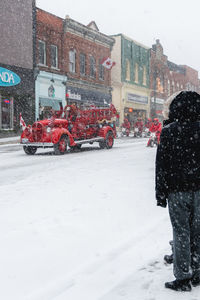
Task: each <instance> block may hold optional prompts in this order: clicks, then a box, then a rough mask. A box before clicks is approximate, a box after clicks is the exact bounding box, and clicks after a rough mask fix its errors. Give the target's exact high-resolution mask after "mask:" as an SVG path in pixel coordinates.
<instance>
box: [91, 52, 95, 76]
mask: <svg viewBox="0 0 200 300" xmlns="http://www.w3.org/2000/svg"><path fill="white" fill-rule="evenodd" d="M90 76H91V77H96V61H95V58H94V57H93V56H90Z"/></svg>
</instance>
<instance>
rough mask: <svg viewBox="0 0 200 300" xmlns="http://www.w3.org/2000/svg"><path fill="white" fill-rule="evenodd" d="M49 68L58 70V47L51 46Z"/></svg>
mask: <svg viewBox="0 0 200 300" xmlns="http://www.w3.org/2000/svg"><path fill="white" fill-rule="evenodd" d="M51 67H53V68H58V47H57V46H55V45H51Z"/></svg>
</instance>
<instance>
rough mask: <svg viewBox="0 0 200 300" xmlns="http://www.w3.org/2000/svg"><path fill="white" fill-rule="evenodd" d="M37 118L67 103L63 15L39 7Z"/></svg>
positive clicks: (37, 13) (49, 113)
mask: <svg viewBox="0 0 200 300" xmlns="http://www.w3.org/2000/svg"><path fill="white" fill-rule="evenodd" d="M36 20H37V22H36V65H37V66H36V81H35V119H36V120H37V119H43V118H48V117H49V116H50V115H51V109H54V110H59V109H60V106H61V105H62V106H63V107H64V106H65V105H66V100H65V98H66V97H65V94H66V82H67V77H66V76H65V72H64V67H63V65H64V63H63V61H64V57H63V19H61V18H59V17H57V16H55V15H52V14H50V13H48V12H46V11H44V10H41V9H39V8H37V9H36Z"/></svg>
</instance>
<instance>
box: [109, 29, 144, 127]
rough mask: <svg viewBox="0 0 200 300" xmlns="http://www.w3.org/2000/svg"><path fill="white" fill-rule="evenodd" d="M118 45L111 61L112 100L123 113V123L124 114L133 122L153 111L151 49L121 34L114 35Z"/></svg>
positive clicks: (121, 120)
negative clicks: (150, 72) (151, 104)
mask: <svg viewBox="0 0 200 300" xmlns="http://www.w3.org/2000/svg"><path fill="white" fill-rule="evenodd" d="M112 37H113V38H114V39H115V45H114V47H113V50H112V60H113V61H115V62H116V66H115V67H114V68H113V69H112V72H111V80H112V88H113V91H112V99H113V103H114V105H115V106H116V108H117V110H118V111H119V112H120V120H119V121H120V124H119V125H121V123H122V122H123V120H124V117H127V118H128V119H129V121H130V122H131V123H134V122H135V121H136V120H137V118H138V117H141V118H142V119H143V120H144V121H145V119H146V118H148V117H149V113H150V91H149V54H150V49H149V48H148V47H146V46H144V45H142V44H140V43H138V42H136V41H134V40H132V39H130V38H128V37H126V36H125V35H122V34H118V35H115V36H112Z"/></svg>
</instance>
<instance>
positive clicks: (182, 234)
mask: <svg viewBox="0 0 200 300" xmlns="http://www.w3.org/2000/svg"><path fill="white" fill-rule="evenodd" d="M168 206H169V215H170V219H171V223H172V228H173V243H174V244H173V250H174V252H173V254H174V261H173V263H174V276H175V277H176V279H179V280H183V279H189V278H191V277H192V276H194V275H199V276H200V190H199V191H196V192H192V191H191V192H177V193H171V194H170V195H169V197H168Z"/></svg>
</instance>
